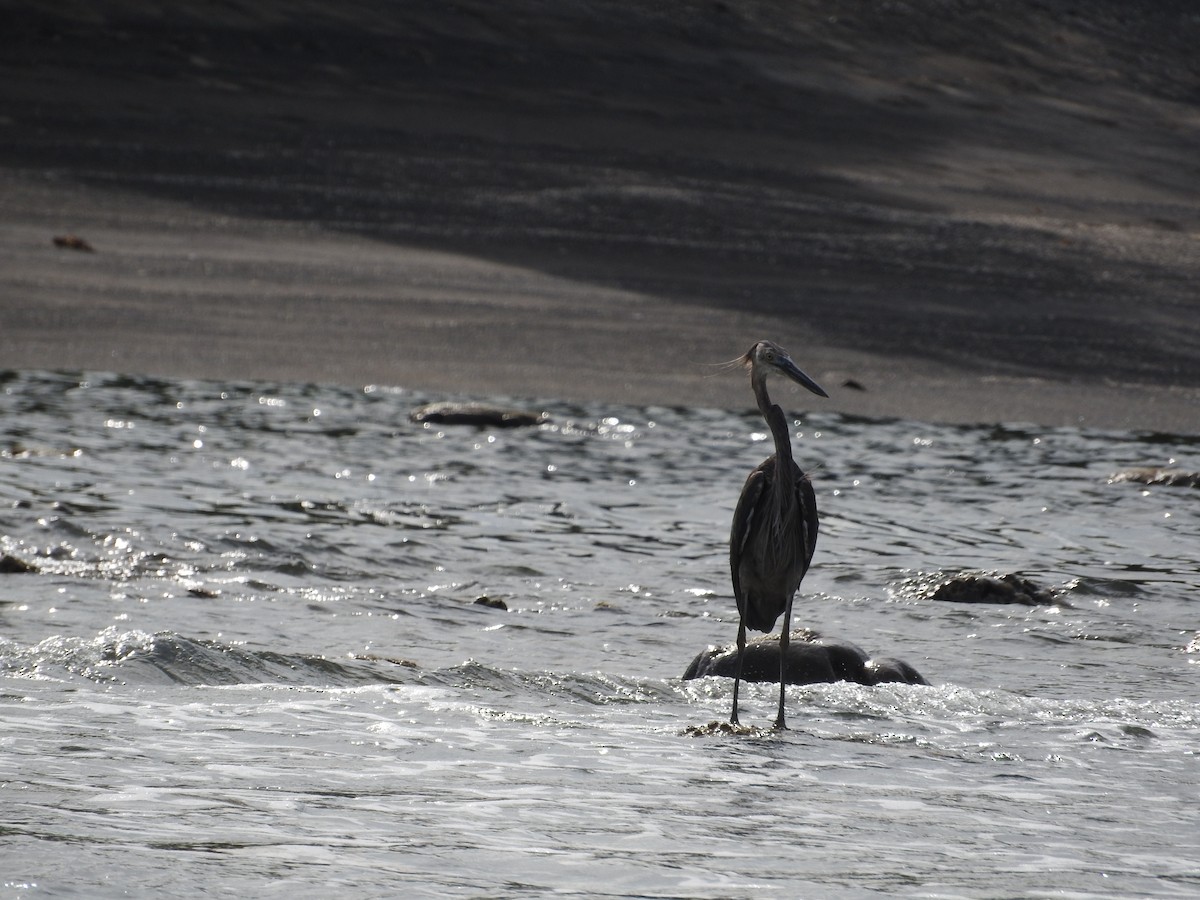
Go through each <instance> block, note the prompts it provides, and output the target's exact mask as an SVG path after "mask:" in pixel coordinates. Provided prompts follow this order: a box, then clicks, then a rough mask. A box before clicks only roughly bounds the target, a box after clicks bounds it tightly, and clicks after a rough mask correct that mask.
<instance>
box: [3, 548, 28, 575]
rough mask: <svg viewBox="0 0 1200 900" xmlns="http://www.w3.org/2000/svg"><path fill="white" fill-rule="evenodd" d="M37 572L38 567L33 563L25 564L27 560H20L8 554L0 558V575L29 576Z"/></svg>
mask: <svg viewBox="0 0 1200 900" xmlns="http://www.w3.org/2000/svg"><path fill="white" fill-rule="evenodd" d="M36 571H37V566H35V565H34V564H33V563H29V562H25V560H23V559H18V558H17V557H15V556H12V555H11V554H8V553H5V554H4V555H3V556H0V574H3V575H28V574H30V573H33V572H36Z"/></svg>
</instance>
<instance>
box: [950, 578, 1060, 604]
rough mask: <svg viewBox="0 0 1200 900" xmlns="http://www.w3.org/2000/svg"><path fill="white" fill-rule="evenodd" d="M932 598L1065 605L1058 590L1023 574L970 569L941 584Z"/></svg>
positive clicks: (951, 600) (975, 601)
mask: <svg viewBox="0 0 1200 900" xmlns="http://www.w3.org/2000/svg"><path fill="white" fill-rule="evenodd" d="M929 599H930V600H942V601H945V602H947V603H1019V604H1021V605H1023V606H1049V605H1052V604H1058V605H1062V601H1060V600H1056V599H1055V597H1054V594H1052V593H1051V592H1050V591H1048V590H1045V589H1044V588H1041V587H1038V586H1037V585H1036V584H1034V583H1033V582H1032V581H1030V580H1029V579H1028V578H1022V577H1021V576H1020V575H1013V574H1008V575H989V574H986V573H968V572H964V573H962V574H959V575H953V576H951V577H950V578H948V579H946V580H945V581H942V582H940V583H938V584H937V586H936V587H934V589H933V591H932V593H931V594H930V595H929Z"/></svg>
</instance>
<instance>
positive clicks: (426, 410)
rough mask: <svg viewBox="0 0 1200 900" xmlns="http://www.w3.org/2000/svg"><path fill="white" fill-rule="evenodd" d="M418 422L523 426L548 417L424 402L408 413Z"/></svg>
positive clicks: (474, 405)
mask: <svg viewBox="0 0 1200 900" xmlns="http://www.w3.org/2000/svg"><path fill="white" fill-rule="evenodd" d="M408 417H409V419H411V420H412V421H414V422H417V423H422V424H423V423H425V422H431V423H433V424H437V425H482V426H490V427H492V428H524V427H528V426H530V425H541V424H542V423H543V422H545V421H547V419H548V418H549V416H547V415H546V414H545V413H543V412H536V413H535V412H529V411H527V410H523V409H510V408H508V407H503V406H489V405H487V404H484V403H457V402H453V401H448V402H444V403H427V404H426V405H425V406H419V407H417V408H416V409H414V410H413V411H412V412H410V413H409V414H408Z"/></svg>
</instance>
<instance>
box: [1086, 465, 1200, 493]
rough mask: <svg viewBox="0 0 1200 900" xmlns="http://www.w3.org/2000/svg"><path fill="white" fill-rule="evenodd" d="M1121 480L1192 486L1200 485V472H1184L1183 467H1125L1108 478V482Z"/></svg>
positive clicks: (1113, 482)
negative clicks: (1125, 468) (1122, 470)
mask: <svg viewBox="0 0 1200 900" xmlns="http://www.w3.org/2000/svg"><path fill="white" fill-rule="evenodd" d="M1122 481H1130V482H1134V483H1136V484H1165V485H1170V486H1171V487H1193V488H1194V487H1200V472H1185V471H1183V469H1153V468H1150V469H1127V470H1125V471H1124V472H1118V473H1117V474H1116V475H1113V476H1112V477H1111V478H1109V479H1108V483H1109V484H1117V483H1119V482H1122Z"/></svg>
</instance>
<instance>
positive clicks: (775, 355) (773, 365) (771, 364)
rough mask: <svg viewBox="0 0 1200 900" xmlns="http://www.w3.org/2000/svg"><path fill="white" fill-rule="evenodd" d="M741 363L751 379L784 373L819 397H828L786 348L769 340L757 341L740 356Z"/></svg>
mask: <svg viewBox="0 0 1200 900" xmlns="http://www.w3.org/2000/svg"><path fill="white" fill-rule="evenodd" d="M742 365H744V366H745V367H746V368H748V369H749V370H750V378H751V379H765V378H766V377H767V376H768V375H776V374H778V375H785V376H787V377H788V378H790V379H791V380H792V381H794V382H796V384H799V385H802V386H803V387H806V388H808V389H809V390H810V391H812V392H813V393H814V394H816V395H817V396H819V397H828V396H829V395H828V394H827V393H825V390H824V389H823V388H822V387H821V386H820V385H819V384H817V383H816V382H815V381H813V380H812V379H811V378H809V377H808V376H807V375H805V374H804V373H803V372H801V371H800V367H799V366H797V365H796V364H795V363H794V362H792V358H791V357H790V356H788V353H787V351H786V350H784V349H783V348H782V347H780V346H779V345H778V344H774V343H772V342H771V341H759V342H758V343H757V344H755V345H754V346H753V347H751V348H750V349H749V351H747V353H746V355H745V356H743V357H742Z"/></svg>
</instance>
